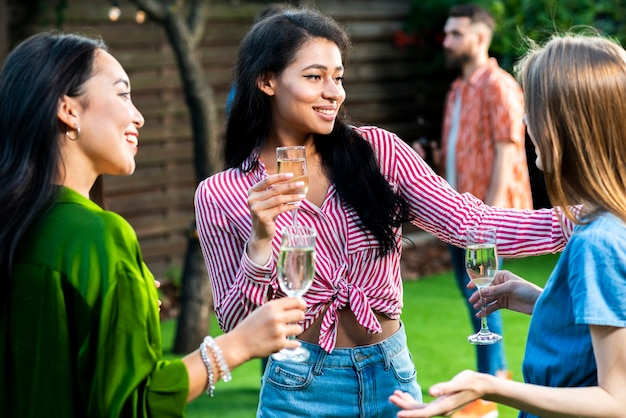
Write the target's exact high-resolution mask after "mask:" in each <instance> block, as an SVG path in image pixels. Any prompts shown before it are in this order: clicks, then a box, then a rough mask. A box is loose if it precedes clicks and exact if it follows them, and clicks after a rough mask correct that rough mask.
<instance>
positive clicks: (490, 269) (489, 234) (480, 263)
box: [465, 226, 502, 345]
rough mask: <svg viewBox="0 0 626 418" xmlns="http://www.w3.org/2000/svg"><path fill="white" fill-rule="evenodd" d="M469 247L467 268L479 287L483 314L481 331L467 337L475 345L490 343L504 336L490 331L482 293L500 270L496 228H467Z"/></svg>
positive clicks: (466, 258)
mask: <svg viewBox="0 0 626 418" xmlns="http://www.w3.org/2000/svg"><path fill="white" fill-rule="evenodd" d="M466 238H467V241H466V243H467V247H466V250H465V269H466V270H467V274H468V275H469V277H470V280H471V281H472V282H474V284H475V285H476V287H477V288H478V293H479V295H480V303H481V309H482V313H483V316H482V318H481V321H480V331H478V332H477V333H476V334H473V335H470V336H469V337H467V340H468V341H469V342H470V343H472V344H475V345H489V344H494V343H497V342H498V341H500V340H502V336H501V335H498V334H496V333H494V332H491V331H489V327H488V326H487V316H486V312H485V311H486V305H485V303H486V301H485V298H483V296H482V294H481V293H480V291H481V289H483V288H485V287H487V286H489V285H490V284H491V282H492V281H493V279H494V277H495V275H496V272H497V271H498V250H497V248H496V228H495V227H493V226H476V227H470V228H468V229H467V233H466Z"/></svg>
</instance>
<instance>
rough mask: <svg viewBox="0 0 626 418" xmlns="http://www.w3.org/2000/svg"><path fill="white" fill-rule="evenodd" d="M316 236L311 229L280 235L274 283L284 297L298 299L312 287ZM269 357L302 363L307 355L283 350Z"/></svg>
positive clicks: (298, 228)
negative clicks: (295, 297)
mask: <svg viewBox="0 0 626 418" xmlns="http://www.w3.org/2000/svg"><path fill="white" fill-rule="evenodd" d="M316 236H317V233H316V232H315V230H314V229H313V228H309V227H307V226H302V225H291V226H287V227H285V228H284V229H283V231H282V238H281V245H280V253H279V255H278V265H277V269H278V283H279V285H280V288H281V289H282V290H283V292H285V293H286V294H287V296H297V297H302V295H304V294H305V293H306V291H307V290H309V287H311V284H312V283H313V277H314V276H315V238H316ZM289 338H290V339H295V336H293V335H292V336H290V337H289ZM272 356H273V357H274V358H275V359H277V360H283V361H296V362H302V361H306V360H307V359H308V358H309V351H308V350H307V349H306V348H304V347H298V348H295V349H288V348H284V349H282V350H280V351H279V352H278V353H274V354H273V355H272Z"/></svg>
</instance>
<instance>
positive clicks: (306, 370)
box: [266, 361, 314, 390]
mask: <svg viewBox="0 0 626 418" xmlns="http://www.w3.org/2000/svg"><path fill="white" fill-rule="evenodd" d="M268 367H269V370H268V371H267V375H266V382H267V384H268V385H272V386H274V387H277V388H279V389H282V390H303V389H306V388H307V387H308V386H310V385H311V383H312V382H313V378H314V376H313V365H312V364H309V363H295V362H290V361H271V362H270V364H268Z"/></svg>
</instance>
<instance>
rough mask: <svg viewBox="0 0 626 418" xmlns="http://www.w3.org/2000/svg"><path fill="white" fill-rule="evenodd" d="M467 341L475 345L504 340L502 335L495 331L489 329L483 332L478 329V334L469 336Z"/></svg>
mask: <svg viewBox="0 0 626 418" xmlns="http://www.w3.org/2000/svg"><path fill="white" fill-rule="evenodd" d="M467 341H469V342H470V343H472V344H474V345H489V344H495V343H497V342H499V341H502V335H499V334H496V333H495V332H491V331H487V332H482V331H478V332H477V333H476V334H472V335H470V336H469V337H467Z"/></svg>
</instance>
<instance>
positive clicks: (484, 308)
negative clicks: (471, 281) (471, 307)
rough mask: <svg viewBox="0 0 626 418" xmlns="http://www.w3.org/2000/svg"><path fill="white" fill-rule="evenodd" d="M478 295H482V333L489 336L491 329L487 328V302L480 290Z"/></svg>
mask: <svg viewBox="0 0 626 418" xmlns="http://www.w3.org/2000/svg"><path fill="white" fill-rule="evenodd" d="M478 294H479V295H480V310H481V311H482V313H483V314H482V316H481V318H480V333H481V334H487V333H489V327H488V326H487V301H486V300H485V298H484V297H483V295H482V293H480V288H479V289H478Z"/></svg>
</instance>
